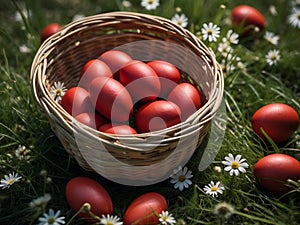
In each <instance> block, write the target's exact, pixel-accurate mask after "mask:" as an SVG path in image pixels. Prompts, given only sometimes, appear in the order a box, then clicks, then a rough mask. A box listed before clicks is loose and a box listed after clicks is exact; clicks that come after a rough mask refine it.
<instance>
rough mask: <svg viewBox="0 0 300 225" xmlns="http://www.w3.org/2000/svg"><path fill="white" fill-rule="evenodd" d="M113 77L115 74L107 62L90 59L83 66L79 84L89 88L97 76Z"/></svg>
mask: <svg viewBox="0 0 300 225" xmlns="http://www.w3.org/2000/svg"><path fill="white" fill-rule="evenodd" d="M102 76H104V77H112V76H113V74H112V72H111V70H110V68H109V67H108V65H107V64H106V63H104V62H103V61H101V60H99V59H92V60H89V61H88V62H87V63H86V64H85V65H84V66H83V68H82V70H81V73H80V81H79V83H78V86H80V87H83V88H85V89H86V90H89V87H90V85H91V83H92V81H93V80H94V79H95V78H97V77H102Z"/></svg>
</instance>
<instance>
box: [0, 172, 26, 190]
mask: <svg viewBox="0 0 300 225" xmlns="http://www.w3.org/2000/svg"><path fill="white" fill-rule="evenodd" d="M21 179H22V177H21V176H19V174H18V173H15V172H12V173H10V174H8V175H5V176H4V179H1V181H0V187H1V188H2V189H5V188H10V186H12V185H13V184H14V183H16V182H19V181H20V180H21Z"/></svg>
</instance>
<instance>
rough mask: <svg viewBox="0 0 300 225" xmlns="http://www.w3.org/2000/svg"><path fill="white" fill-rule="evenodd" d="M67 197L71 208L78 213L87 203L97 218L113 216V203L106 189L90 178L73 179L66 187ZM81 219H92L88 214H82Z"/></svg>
mask: <svg viewBox="0 0 300 225" xmlns="http://www.w3.org/2000/svg"><path fill="white" fill-rule="evenodd" d="M65 195H66V199H67V202H68V204H69V206H70V207H71V208H72V210H73V211H74V212H77V211H78V210H79V209H80V208H81V207H82V206H83V204H85V203H89V204H90V206H91V212H92V213H94V214H95V215H97V216H99V217H100V216H101V215H103V214H104V215H107V214H109V215H111V214H112V213H113V203H112V200H111V197H110V195H109V194H108V192H107V191H106V190H105V188H104V187H103V186H102V185H101V184H99V183H98V182H97V181H95V180H93V179H91V178H88V177H75V178H72V179H71V180H70V181H69V182H68V183H67V185H66V189H65ZM79 216H80V217H85V218H90V215H89V214H87V213H80V214H79Z"/></svg>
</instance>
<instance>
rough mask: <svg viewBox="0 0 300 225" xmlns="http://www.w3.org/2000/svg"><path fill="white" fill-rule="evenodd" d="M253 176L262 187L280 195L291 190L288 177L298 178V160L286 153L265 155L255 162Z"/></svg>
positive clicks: (299, 174)
mask: <svg viewBox="0 0 300 225" xmlns="http://www.w3.org/2000/svg"><path fill="white" fill-rule="evenodd" d="M254 176H255V177H256V180H257V182H258V184H259V185H260V186H261V187H262V188H263V189H265V190H267V191H269V192H271V193H273V194H276V195H281V194H284V193H287V192H288V191H290V190H292V189H291V188H290V187H288V186H287V180H288V179H291V180H294V181H298V180H300V162H299V161H298V160H297V159H295V158H294V157H292V156H289V155H286V154H279V153H276V154H271V155H267V156H265V157H263V158H262V159H260V160H259V161H258V162H257V163H256V164H255V166H254Z"/></svg>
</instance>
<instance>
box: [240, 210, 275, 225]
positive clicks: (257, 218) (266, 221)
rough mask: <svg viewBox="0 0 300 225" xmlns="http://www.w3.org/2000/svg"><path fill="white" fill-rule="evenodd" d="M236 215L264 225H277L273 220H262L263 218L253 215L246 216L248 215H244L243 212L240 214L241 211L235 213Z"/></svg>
mask: <svg viewBox="0 0 300 225" xmlns="http://www.w3.org/2000/svg"><path fill="white" fill-rule="evenodd" d="M234 213H235V214H237V215H240V216H243V217H246V218H248V219H250V220H252V221H253V220H254V221H259V222H262V223H264V224H274V225H275V224H277V223H276V222H274V221H271V220H268V219H264V218H261V217H256V216H252V215H249V214H246V213H242V212H239V211H235V212H234Z"/></svg>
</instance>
